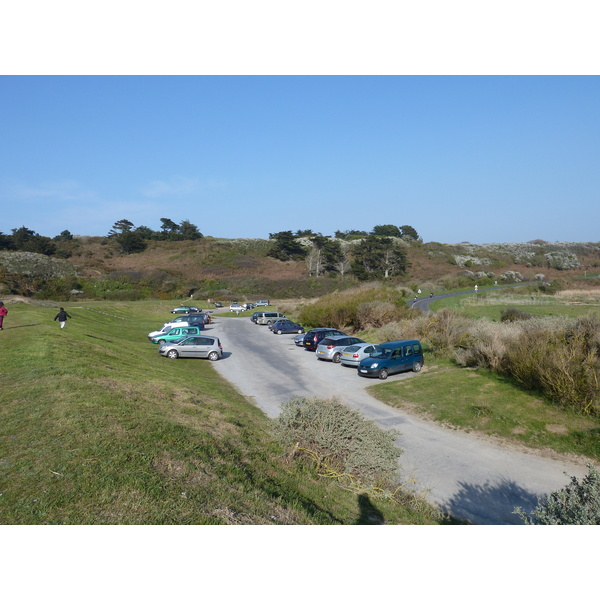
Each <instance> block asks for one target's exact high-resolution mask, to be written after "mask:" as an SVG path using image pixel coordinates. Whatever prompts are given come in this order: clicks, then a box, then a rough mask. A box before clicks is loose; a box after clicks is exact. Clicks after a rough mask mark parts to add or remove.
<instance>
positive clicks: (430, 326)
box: [418, 308, 469, 355]
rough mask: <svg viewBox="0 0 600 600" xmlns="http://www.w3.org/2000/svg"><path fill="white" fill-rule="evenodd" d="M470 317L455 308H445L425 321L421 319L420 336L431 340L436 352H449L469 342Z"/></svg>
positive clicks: (431, 347)
mask: <svg viewBox="0 0 600 600" xmlns="http://www.w3.org/2000/svg"><path fill="white" fill-rule="evenodd" d="M468 325H469V319H467V318H466V317H463V316H462V315H461V314H460V313H458V312H457V311H455V310H451V309H447V308H444V309H442V310H440V311H439V312H437V313H435V314H434V315H433V316H430V317H428V318H427V319H426V320H425V321H420V327H419V329H418V333H419V337H421V338H424V339H426V340H427V341H428V342H429V347H430V349H431V350H432V351H433V352H434V353H436V354H441V355H443V354H447V353H448V352H449V351H451V350H454V349H455V348H460V347H464V346H465V344H467V343H468V339H467V335H468Z"/></svg>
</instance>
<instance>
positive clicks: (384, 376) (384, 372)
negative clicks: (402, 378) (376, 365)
mask: <svg viewBox="0 0 600 600" xmlns="http://www.w3.org/2000/svg"><path fill="white" fill-rule="evenodd" d="M387 378H388V370H387V369H381V371H379V379H387Z"/></svg>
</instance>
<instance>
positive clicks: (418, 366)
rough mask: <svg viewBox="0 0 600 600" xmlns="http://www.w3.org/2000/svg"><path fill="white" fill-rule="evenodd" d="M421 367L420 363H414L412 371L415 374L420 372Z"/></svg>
mask: <svg viewBox="0 0 600 600" xmlns="http://www.w3.org/2000/svg"><path fill="white" fill-rule="evenodd" d="M422 366H423V365H422V364H421V363H420V362H416V363H415V364H414V365H413V371H414V372H415V373H418V372H419V371H420V370H421V367H422Z"/></svg>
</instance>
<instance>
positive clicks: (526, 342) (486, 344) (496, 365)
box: [446, 317, 600, 415]
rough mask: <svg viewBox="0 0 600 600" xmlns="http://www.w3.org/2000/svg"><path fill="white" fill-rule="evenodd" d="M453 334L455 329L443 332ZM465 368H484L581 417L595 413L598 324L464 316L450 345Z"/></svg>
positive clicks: (599, 373)
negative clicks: (463, 324)
mask: <svg viewBox="0 0 600 600" xmlns="http://www.w3.org/2000/svg"><path fill="white" fill-rule="evenodd" d="M446 337H447V338H448V339H450V338H451V339H453V340H456V339H457V338H458V336H457V334H456V332H455V330H454V328H450V332H449V333H447V334H446ZM453 356H454V359H455V361H456V362H457V363H458V364H459V365H461V366H465V367H479V368H487V369H490V370H492V371H494V372H495V373H498V374H500V375H503V376H507V377H510V378H512V379H513V380H515V381H516V382H517V383H518V384H519V385H520V386H521V387H523V388H524V389H527V390H534V391H539V392H541V393H542V394H543V395H544V396H546V397H547V398H548V399H550V400H551V401H553V402H555V403H557V404H559V405H560V406H563V407H565V408H566V407H568V408H571V409H574V410H576V411H577V412H581V413H582V414H586V415H600V384H599V381H600V323H599V322H598V321H597V319H595V318H593V317H583V318H581V319H578V320H575V321H573V320H567V319H563V318H551V317H534V318H526V319H525V320H519V319H517V320H515V321H511V320H508V321H505V322H502V323H494V322H490V321H487V320H484V319H481V320H474V319H473V320H468V321H467V322H466V328H465V330H464V332H463V335H462V336H461V337H460V338H459V339H458V343H456V345H455V349H454V355H453Z"/></svg>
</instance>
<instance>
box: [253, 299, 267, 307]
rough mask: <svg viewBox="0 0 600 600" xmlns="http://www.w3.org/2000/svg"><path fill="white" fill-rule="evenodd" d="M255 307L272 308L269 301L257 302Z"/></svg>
mask: <svg viewBox="0 0 600 600" xmlns="http://www.w3.org/2000/svg"><path fill="white" fill-rule="evenodd" d="M254 306H271V303H270V302H269V301H268V300H257V301H256V303H255V304H254Z"/></svg>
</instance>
